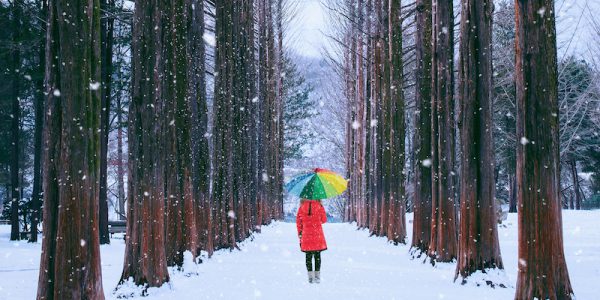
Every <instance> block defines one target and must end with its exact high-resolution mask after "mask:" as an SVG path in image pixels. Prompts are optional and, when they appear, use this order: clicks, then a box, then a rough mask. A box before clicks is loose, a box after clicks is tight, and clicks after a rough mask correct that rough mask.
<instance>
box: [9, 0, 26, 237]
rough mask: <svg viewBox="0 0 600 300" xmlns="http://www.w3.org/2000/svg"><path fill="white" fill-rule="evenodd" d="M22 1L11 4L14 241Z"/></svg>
mask: <svg viewBox="0 0 600 300" xmlns="http://www.w3.org/2000/svg"><path fill="white" fill-rule="evenodd" d="M22 5H23V3H22V1H13V3H12V19H13V20H12V21H13V36H12V42H13V45H12V46H13V50H12V70H11V71H12V120H11V132H12V134H11V136H12V141H11V143H12V153H11V154H12V155H11V165H10V187H11V189H10V190H11V198H10V199H11V204H10V225H11V227H10V240H11V241H16V240H20V239H21V235H20V226H19V202H21V185H20V180H19V177H20V175H19V169H20V167H19V162H20V160H19V157H20V156H21V149H20V148H21V126H20V124H21V103H20V93H21V78H22V76H23V75H21V73H20V71H19V70H20V69H21V49H20V45H19V44H20V42H21V26H22V25H21V15H22V7H21V6H22Z"/></svg>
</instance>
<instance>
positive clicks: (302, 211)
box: [296, 200, 327, 252]
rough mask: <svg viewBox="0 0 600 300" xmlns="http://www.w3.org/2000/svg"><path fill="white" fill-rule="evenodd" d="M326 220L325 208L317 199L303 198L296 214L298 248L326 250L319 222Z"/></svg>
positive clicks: (303, 249) (305, 250)
mask: <svg viewBox="0 0 600 300" xmlns="http://www.w3.org/2000/svg"><path fill="white" fill-rule="evenodd" d="M325 222H327V215H326V214H325V208H323V205H321V203H320V202H319V201H315V200H304V201H303V202H302V205H300V208H298V214H297V215H296V227H297V228H298V236H301V238H300V250H302V251H304V252H307V251H322V250H327V243H326V242H325V235H324V234H323V227H322V226H321V224H323V223H325Z"/></svg>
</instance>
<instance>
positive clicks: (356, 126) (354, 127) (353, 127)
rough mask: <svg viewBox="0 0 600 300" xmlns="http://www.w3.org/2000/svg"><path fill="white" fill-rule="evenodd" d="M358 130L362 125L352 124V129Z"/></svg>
mask: <svg viewBox="0 0 600 300" xmlns="http://www.w3.org/2000/svg"><path fill="white" fill-rule="evenodd" d="M358 128H360V123H358V121H354V122H352V129H358Z"/></svg>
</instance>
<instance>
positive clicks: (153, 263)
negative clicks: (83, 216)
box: [120, 0, 169, 287]
mask: <svg viewBox="0 0 600 300" xmlns="http://www.w3.org/2000/svg"><path fill="white" fill-rule="evenodd" d="M166 10H167V6H166V3H163V2H159V1H157V0H151V1H141V2H137V3H136V5H135V11H134V19H133V39H132V97H131V103H130V107H129V127H128V129H127V133H128V141H129V159H128V164H129V172H128V180H127V183H128V184H127V191H128V195H127V211H128V213H127V235H126V242H125V262H124V265H123V273H122V275H121V280H120V282H121V283H123V282H125V281H127V280H129V279H130V278H132V279H133V282H134V283H135V284H136V285H143V286H146V287H158V286H162V285H163V284H164V283H165V282H168V281H169V273H168V272H167V260H166V255H165V247H164V245H165V236H164V235H165V229H164V228H165V227H164V215H165V200H166V197H165V192H164V187H165V179H164V176H165V159H164V154H165V152H166V149H165V146H166V145H165V144H164V142H163V141H164V135H165V127H166V126H168V124H165V118H164V114H165V111H166V109H167V108H166V107H165V103H164V95H163V90H162V88H161V87H162V86H163V84H164V82H163V81H164V73H165V69H164V65H163V63H164V58H163V56H162V55H163V40H162V31H163V26H162V22H161V18H160V16H161V14H162V13H163V12H164V11H166Z"/></svg>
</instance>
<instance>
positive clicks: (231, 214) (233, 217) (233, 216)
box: [227, 210, 235, 219]
mask: <svg viewBox="0 0 600 300" xmlns="http://www.w3.org/2000/svg"><path fill="white" fill-rule="evenodd" d="M227 216H228V217H229V218H231V219H235V212H234V211H233V210H230V211H228V212H227Z"/></svg>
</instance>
